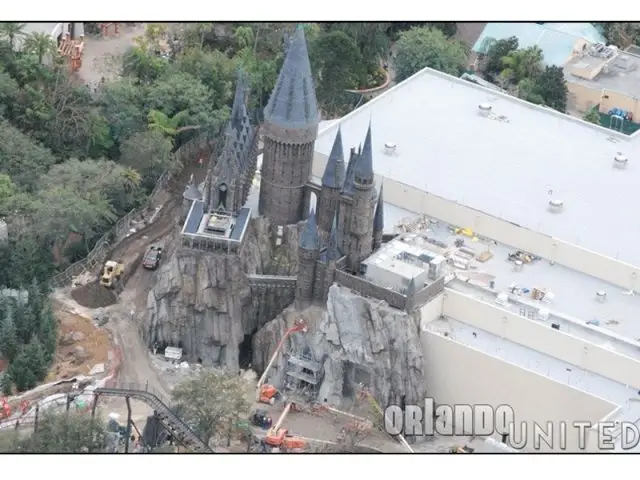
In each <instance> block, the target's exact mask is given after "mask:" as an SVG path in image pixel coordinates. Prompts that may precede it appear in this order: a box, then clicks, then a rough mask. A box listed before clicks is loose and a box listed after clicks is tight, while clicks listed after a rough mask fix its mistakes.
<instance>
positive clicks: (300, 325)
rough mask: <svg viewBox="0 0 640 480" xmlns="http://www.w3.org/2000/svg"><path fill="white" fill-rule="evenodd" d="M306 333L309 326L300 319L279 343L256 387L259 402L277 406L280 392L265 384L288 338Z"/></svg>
mask: <svg viewBox="0 0 640 480" xmlns="http://www.w3.org/2000/svg"><path fill="white" fill-rule="evenodd" d="M306 331H307V324H306V323H305V321H304V320H303V319H298V320H297V321H296V322H295V324H294V325H293V327H291V328H290V329H288V330H287V331H286V332H285V333H284V335H283V336H282V338H281V339H280V342H279V343H278V346H277V347H276V349H275V351H274V352H273V355H272V356H271V359H270V360H269V363H268V364H267V368H265V369H264V373H263V374H262V376H261V377H260V380H258V386H257V387H256V401H257V402H261V403H268V404H269V405H273V404H275V402H276V397H277V396H278V393H279V391H278V389H277V388H276V387H274V386H273V385H268V384H265V383H264V382H265V381H266V380H267V375H268V374H269V371H270V370H271V367H273V364H274V363H275V361H276V358H278V354H279V353H280V350H282V347H283V346H284V343H285V341H286V340H287V338H289V335H291V334H292V333H296V332H303V333H304V332H306Z"/></svg>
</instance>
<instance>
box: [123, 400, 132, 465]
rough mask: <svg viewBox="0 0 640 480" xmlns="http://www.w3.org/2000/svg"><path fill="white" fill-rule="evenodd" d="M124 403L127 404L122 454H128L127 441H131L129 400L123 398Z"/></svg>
mask: <svg viewBox="0 0 640 480" xmlns="http://www.w3.org/2000/svg"><path fill="white" fill-rule="evenodd" d="M125 401H126V402H127V430H126V431H127V433H126V435H127V438H126V439H125V442H124V453H129V441H130V440H131V423H132V420H131V399H130V398H129V397H125Z"/></svg>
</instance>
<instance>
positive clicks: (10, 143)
mask: <svg viewBox="0 0 640 480" xmlns="http://www.w3.org/2000/svg"><path fill="white" fill-rule="evenodd" d="M55 162H56V158H55V157H54V156H53V154H52V153H51V151H49V150H48V149H46V148H43V147H41V146H39V145H37V144H36V143H34V142H33V141H32V140H31V139H30V138H29V137H28V136H27V135H25V134H24V133H22V132H21V131H20V130H18V129H17V128H15V127H14V126H12V125H11V124H10V123H9V122H7V121H6V120H0V172H1V173H4V174H7V175H9V176H10V177H11V180H12V181H13V182H15V183H16V184H17V185H18V186H20V187H26V188H28V189H32V188H33V187H34V186H35V183H36V182H37V180H38V177H39V176H40V175H42V174H44V173H46V171H47V170H48V169H49V167H50V166H51V165H53V164H55Z"/></svg>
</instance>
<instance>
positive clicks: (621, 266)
mask: <svg viewBox="0 0 640 480" xmlns="http://www.w3.org/2000/svg"><path fill="white" fill-rule="evenodd" d="M326 164H327V156H326V155H323V154H320V153H317V152H316V153H315V155H314V161H313V168H312V176H314V177H318V178H321V177H322V174H323V173H324V169H325V166H326ZM376 182H377V183H378V184H380V182H382V183H383V185H384V200H385V202H387V203H390V204H391V205H395V206H398V207H401V208H404V209H406V210H410V211H412V212H416V213H418V214H425V215H428V216H429V217H433V218H436V219H438V220H441V221H443V222H446V223H449V224H453V225H458V226H463V227H470V228H473V230H474V231H476V232H478V233H479V234H480V235H484V236H486V237H489V238H491V239H493V240H496V241H498V242H500V243H504V244H506V245H509V246H512V247H515V248H519V249H521V250H525V251H527V252H531V253H533V254H536V255H539V256H540V257H542V258H546V259H548V260H553V261H555V262H556V263H558V264H560V265H564V266H565V267H568V268H571V269H573V270H576V271H578V272H582V273H586V274H587V275H591V276H593V277H596V278H600V279H602V280H604V281H606V282H609V283H612V284H614V285H618V286H620V287H623V288H627V289H630V290H637V289H640V283H638V276H640V267H636V266H634V265H630V264H628V263H625V262H621V261H619V260H615V259H613V258H611V257H607V256H605V255H601V254H599V253H596V252H593V251H590V250H587V249H585V248H582V247H579V246H577V245H573V244H571V243H568V242H565V241H563V240H559V239H556V238H553V237H551V236H548V235H545V234H542V233H538V232H534V231H533V230H529V229H527V228H523V227H520V226H518V225H515V224H513V223H510V222H507V221H505V220H500V219H498V218H496V217H492V216H490V215H487V214H486V213H483V212H480V211H478V210H474V209H473V208H470V207H467V206H463V205H460V204H458V203H456V202H454V201H451V200H446V199H444V198H441V197H438V196H436V195H432V194H430V193H428V192H424V191H422V190H419V189H417V188H415V187H411V186H409V185H405V184H403V183H400V182H398V181H395V180H391V179H389V178H383V177H380V176H379V175H376Z"/></svg>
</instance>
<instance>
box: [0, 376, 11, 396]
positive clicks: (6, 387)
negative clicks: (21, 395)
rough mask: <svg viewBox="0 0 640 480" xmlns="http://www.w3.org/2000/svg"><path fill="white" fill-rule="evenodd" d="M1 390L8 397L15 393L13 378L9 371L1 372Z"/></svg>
mask: <svg viewBox="0 0 640 480" xmlns="http://www.w3.org/2000/svg"><path fill="white" fill-rule="evenodd" d="M0 391H1V392H2V394H3V395H5V396H7V397H8V396H10V395H11V394H12V393H13V379H12V378H11V375H9V373H7V372H4V373H2V374H0Z"/></svg>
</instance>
